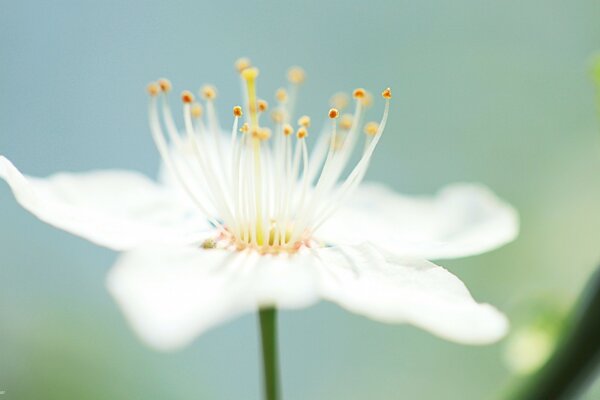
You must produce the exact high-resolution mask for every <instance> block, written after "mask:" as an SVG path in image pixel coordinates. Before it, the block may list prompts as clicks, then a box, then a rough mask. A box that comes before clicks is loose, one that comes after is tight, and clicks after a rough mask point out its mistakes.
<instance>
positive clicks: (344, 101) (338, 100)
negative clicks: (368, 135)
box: [329, 92, 350, 110]
mask: <svg viewBox="0 0 600 400" xmlns="http://www.w3.org/2000/svg"><path fill="white" fill-rule="evenodd" d="M329 102H330V103H331V106H332V107H335V108H337V109H338V110H343V109H344V108H346V107H348V103H349V102H350V100H349V99H348V95H347V94H346V93H343V92H339V93H336V94H334V95H333V96H332V97H331V100H329Z"/></svg>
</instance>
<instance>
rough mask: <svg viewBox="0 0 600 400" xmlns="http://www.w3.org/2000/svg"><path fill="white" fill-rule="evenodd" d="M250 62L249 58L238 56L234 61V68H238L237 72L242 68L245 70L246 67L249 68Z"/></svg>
mask: <svg viewBox="0 0 600 400" xmlns="http://www.w3.org/2000/svg"><path fill="white" fill-rule="evenodd" d="M250 66H251V63H250V59H248V58H246V57H241V58H238V59H237V60H236V61H235V69H237V70H238V72H240V73H241V72H242V71H243V70H245V69H246V68H250Z"/></svg>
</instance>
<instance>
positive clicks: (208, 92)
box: [200, 85, 217, 100]
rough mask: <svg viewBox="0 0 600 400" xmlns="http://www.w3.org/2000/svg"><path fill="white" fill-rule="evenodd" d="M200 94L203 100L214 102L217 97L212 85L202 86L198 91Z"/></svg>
mask: <svg viewBox="0 0 600 400" xmlns="http://www.w3.org/2000/svg"><path fill="white" fill-rule="evenodd" d="M200 94H201V95H202V98H203V99H204V100H214V99H215V98H216V97H217V89H216V88H215V87H214V86H212V85H204V86H202V88H201V89H200Z"/></svg>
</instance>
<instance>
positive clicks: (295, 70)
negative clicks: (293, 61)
mask: <svg viewBox="0 0 600 400" xmlns="http://www.w3.org/2000/svg"><path fill="white" fill-rule="evenodd" d="M287 78H288V81H290V83H293V84H294V85H299V84H301V83H302V82H304V79H306V73H305V72H304V70H303V69H302V68H300V67H291V68H290V69H289V70H288V73H287Z"/></svg>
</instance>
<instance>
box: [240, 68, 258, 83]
mask: <svg viewBox="0 0 600 400" xmlns="http://www.w3.org/2000/svg"><path fill="white" fill-rule="evenodd" d="M258 73H259V71H258V68H256V67H249V68H246V69H244V70H243V71H242V77H243V78H244V79H246V80H251V79H255V78H256V77H257V76H258Z"/></svg>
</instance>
